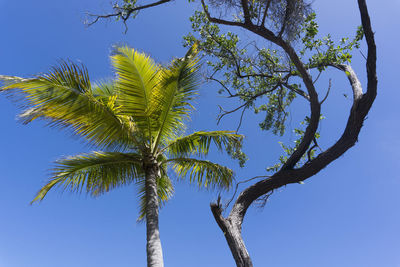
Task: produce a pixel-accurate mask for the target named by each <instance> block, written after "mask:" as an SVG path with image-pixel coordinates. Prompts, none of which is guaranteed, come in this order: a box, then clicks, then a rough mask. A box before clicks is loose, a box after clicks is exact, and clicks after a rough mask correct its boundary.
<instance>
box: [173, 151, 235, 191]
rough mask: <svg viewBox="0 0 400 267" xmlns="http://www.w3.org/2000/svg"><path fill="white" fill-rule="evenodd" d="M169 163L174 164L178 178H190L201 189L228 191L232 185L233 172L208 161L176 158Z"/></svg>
mask: <svg viewBox="0 0 400 267" xmlns="http://www.w3.org/2000/svg"><path fill="white" fill-rule="evenodd" d="M167 162H169V163H172V168H173V169H174V170H175V172H176V174H177V175H178V177H180V178H182V179H183V178H185V177H189V181H190V183H197V185H198V186H199V187H206V188H207V187H210V188H215V187H218V188H224V189H227V188H229V187H230V186H231V184H232V180H233V171H232V170H230V169H229V168H227V167H224V166H221V165H218V164H215V163H213V162H210V161H208V160H199V159H193V158H176V159H169V160H167Z"/></svg>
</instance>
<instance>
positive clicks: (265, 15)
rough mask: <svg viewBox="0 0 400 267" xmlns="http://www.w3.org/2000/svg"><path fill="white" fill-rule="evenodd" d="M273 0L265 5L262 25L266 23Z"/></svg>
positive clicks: (269, 0)
mask: <svg viewBox="0 0 400 267" xmlns="http://www.w3.org/2000/svg"><path fill="white" fill-rule="evenodd" d="M271 2H272V0H268V2H267V5H266V6H265V10H264V15H263V18H262V21H261V25H260V26H264V24H265V20H266V18H267V13H268V9H269V6H270V4H271Z"/></svg>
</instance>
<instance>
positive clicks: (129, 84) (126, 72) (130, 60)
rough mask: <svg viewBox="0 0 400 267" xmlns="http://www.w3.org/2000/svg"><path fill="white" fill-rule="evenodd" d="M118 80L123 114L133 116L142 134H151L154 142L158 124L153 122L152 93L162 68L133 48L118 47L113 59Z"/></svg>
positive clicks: (150, 137)
mask: <svg viewBox="0 0 400 267" xmlns="http://www.w3.org/2000/svg"><path fill="white" fill-rule="evenodd" d="M111 61H112V64H113V67H114V69H115V72H116V75H117V80H116V84H115V85H116V87H117V89H118V94H119V102H120V106H121V107H120V112H121V114H123V115H127V116H132V117H133V119H134V121H135V124H136V125H137V127H138V128H140V129H141V131H142V132H147V135H146V136H147V138H148V139H149V140H150V141H151V139H152V133H153V131H154V130H153V129H154V128H155V127H157V126H154V125H153V124H154V123H155V122H154V121H152V120H151V116H150V107H151V102H152V93H151V92H152V90H154V88H155V87H156V86H157V84H158V75H159V67H158V66H157V65H156V64H155V62H154V61H153V60H152V59H151V58H150V57H148V56H147V55H145V54H144V53H139V52H137V51H135V50H134V49H132V48H129V47H118V48H116V50H115V51H114V55H113V56H111Z"/></svg>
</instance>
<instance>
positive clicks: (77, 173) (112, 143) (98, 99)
mask: <svg viewBox="0 0 400 267" xmlns="http://www.w3.org/2000/svg"><path fill="white" fill-rule="evenodd" d="M111 61H112V65H113V68H114V70H115V79H114V80H112V81H110V82H102V83H97V84H92V83H91V82H90V79H89V75H88V72H87V70H86V69H85V67H83V66H80V65H76V64H73V63H71V62H61V63H60V64H59V66H57V67H54V68H52V69H51V70H50V72H49V73H48V74H44V75H40V76H36V77H34V78H30V79H23V78H19V77H12V76H0V79H1V80H3V81H4V82H5V83H6V85H5V86H3V87H2V88H1V90H2V91H5V92H8V93H10V94H11V95H17V96H23V97H22V99H23V100H24V101H23V103H24V104H25V105H26V106H27V108H28V109H27V110H26V111H25V112H23V113H22V114H21V115H20V116H21V118H22V120H23V122H25V123H28V122H31V121H32V120H34V119H37V118H43V119H45V120H47V121H48V123H49V125H50V126H55V127H61V128H67V129H71V130H72V131H73V132H74V133H75V134H77V135H79V136H81V137H84V138H85V139H86V140H87V142H88V143H89V144H91V145H93V146H95V147H97V148H99V149H101V150H102V151H100V152H99V151H97V152H91V153H85V154H81V155H76V156H72V157H68V158H64V159H61V160H59V161H57V162H56V166H55V168H54V169H53V172H52V177H51V179H50V181H49V182H48V183H47V184H46V185H45V186H43V188H41V190H40V191H39V192H38V193H37V195H36V197H35V198H34V199H33V201H32V202H35V201H38V200H42V199H43V198H44V197H45V196H46V194H47V193H48V191H49V190H50V189H51V188H53V187H59V188H61V189H62V190H69V191H73V192H77V193H81V192H86V193H88V194H90V195H92V196H98V195H100V194H102V193H104V192H108V191H110V190H111V189H113V188H116V187H120V186H125V185H129V184H132V183H135V184H136V185H137V186H138V187H139V196H140V215H139V219H145V221H146V230H147V266H149V267H150V266H151V267H161V266H163V256H162V248H161V242H160V236H159V228H158V211H159V207H160V205H162V204H163V203H165V202H166V201H167V200H168V199H169V198H170V197H171V195H172V194H173V191H174V189H173V185H172V183H171V180H170V178H169V175H168V171H167V168H168V167H172V169H173V170H174V171H175V173H176V175H177V177H179V178H185V177H186V178H189V181H190V182H191V183H197V184H198V185H199V186H200V187H219V188H222V189H224V188H229V186H230V185H231V182H232V179H233V173H232V171H231V170H230V169H228V168H227V167H224V166H221V165H218V164H215V163H212V162H210V161H207V160H204V158H203V157H204V156H206V155H207V154H208V152H209V147H210V144H211V143H214V144H215V145H216V147H217V148H218V149H219V150H224V149H227V148H229V149H232V147H233V148H238V147H240V145H241V141H242V136H240V135H237V134H235V133H234V132H230V131H212V132H195V133H192V134H190V135H186V136H183V133H184V132H185V121H186V120H187V119H188V118H189V115H190V113H191V112H192V111H193V109H194V108H193V106H192V105H191V102H192V100H193V99H194V97H195V96H196V94H197V88H198V85H199V73H198V69H199V68H198V60H197V58H196V48H195V47H192V48H191V49H190V50H189V52H188V53H187V54H186V56H185V57H184V58H181V59H175V60H173V61H172V63H171V64H170V65H169V66H168V67H163V66H160V65H157V64H156V63H155V62H154V61H153V60H152V59H150V58H149V57H148V56H146V55H145V54H143V53H139V52H137V51H135V50H134V49H132V48H128V47H117V48H116V49H115V51H114V53H113V54H112V56H111ZM20 99H21V97H20Z"/></svg>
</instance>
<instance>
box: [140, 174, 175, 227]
mask: <svg viewBox="0 0 400 267" xmlns="http://www.w3.org/2000/svg"><path fill="white" fill-rule="evenodd" d="M164 171H165V170H164ZM137 184H138V186H139V198H140V203H139V208H140V211H139V217H138V219H137V220H138V221H139V222H140V221H142V220H144V219H145V218H146V203H147V201H146V187H145V180H144V179H141V180H139V181H138V182H137ZM173 194H174V187H173V185H172V182H171V180H170V179H169V177H168V176H167V175H166V173H165V172H164V174H163V175H161V177H160V178H157V196H158V203H159V207H160V208H162V207H163V206H164V205H165V203H166V202H167V201H168V200H169V199H170V198H171V197H172V195H173Z"/></svg>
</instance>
